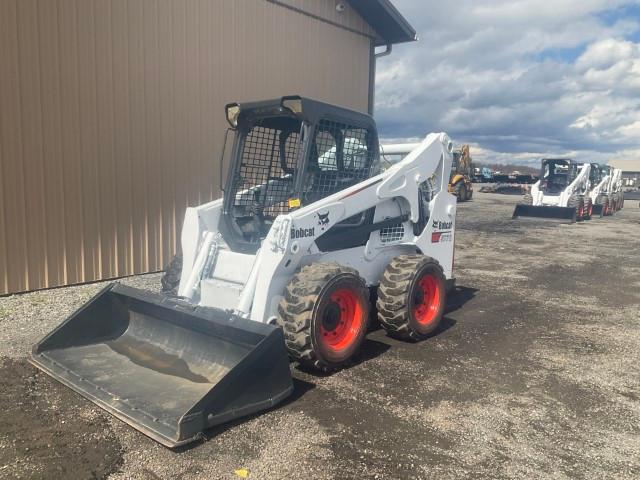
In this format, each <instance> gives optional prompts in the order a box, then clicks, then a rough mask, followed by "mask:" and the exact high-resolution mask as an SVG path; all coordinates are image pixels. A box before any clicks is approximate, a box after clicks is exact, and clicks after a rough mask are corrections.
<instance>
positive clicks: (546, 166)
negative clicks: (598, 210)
mask: <svg viewBox="0 0 640 480" xmlns="http://www.w3.org/2000/svg"><path fill="white" fill-rule="evenodd" d="M590 169H591V165H590V164H588V163H586V164H578V163H577V162H575V161H573V160H571V159H568V158H545V159H543V160H542V168H541V171H540V180H538V181H537V182H536V183H534V184H533V185H532V186H531V191H530V192H529V193H527V194H526V195H525V196H524V200H523V203H520V204H518V205H517V206H516V208H515V210H514V212H513V218H514V219H515V218H520V217H536V218H548V219H554V220H568V221H570V222H571V223H573V222H576V221H581V220H589V219H590V218H591V211H592V208H591V199H590V198H589V196H588V195H587V194H588V192H589V186H590V183H589V172H590Z"/></svg>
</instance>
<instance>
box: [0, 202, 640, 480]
mask: <svg viewBox="0 0 640 480" xmlns="http://www.w3.org/2000/svg"><path fill="white" fill-rule="evenodd" d="M517 200H518V197H512V196H500V195H494V194H477V196H476V198H474V200H473V201H472V202H470V203H466V204H463V205H461V206H460V207H459V211H458V231H457V235H456V246H457V249H456V276H457V279H458V285H459V287H458V288H457V290H456V292H455V293H454V294H453V295H451V297H450V299H449V309H448V313H447V315H446V318H445V319H444V321H443V324H442V327H441V329H440V330H439V331H438V332H437V333H436V334H435V335H434V336H433V337H432V338H430V339H428V340H426V341H423V342H420V343H417V344H409V343H403V342H399V341H395V340H392V339H389V338H388V337H387V336H386V335H385V334H384V332H383V331H381V330H376V331H373V332H371V333H370V335H369V337H368V340H367V342H366V344H365V348H364V351H363V352H362V354H361V356H360V357H359V358H358V361H357V362H356V364H355V365H354V366H353V367H351V368H349V369H346V370H342V371H340V372H338V373H335V374H333V375H328V376H316V375H310V374H308V373H304V372H301V371H299V370H298V369H297V368H296V367H295V366H294V365H292V371H293V374H294V377H295V381H296V392H295V394H294V396H293V397H292V398H291V399H289V400H288V401H287V402H286V403H285V404H284V405H281V406H279V407H278V408H276V409H274V410H271V411H269V412H266V413H264V414H262V415H258V416H254V417H251V418H249V419H246V420H243V421H239V422H236V423H233V424H230V425H226V426H223V427H221V428H218V429H214V430H212V431H210V432H207V439H206V440H204V441H202V442H200V443H197V444H195V445H193V446H191V447H190V448H187V449H184V450H182V451H178V452H173V451H170V450H168V449H166V448H164V447H162V446H160V445H158V444H156V443H155V442H153V441H151V440H149V439H148V438H146V437H145V436H143V435H142V434H140V433H138V432H137V431H135V430H133V429H131V428H130V427H128V426H127V425H125V424H123V423H122V422H120V421H118V420H116V419H114V418H112V417H111V416H109V415H107V414H105V413H104V412H103V411H102V410H100V409H99V408H97V407H96V406H94V405H93V404H91V403H89V402H87V401H85V400H84V399H82V398H81V397H79V396H78V395H76V394H75V393H73V392H71V391H70V390H69V389H67V388H65V387H63V386H61V385H59V384H58V383H56V382H55V381H53V380H51V379H49V378H48V377H47V376H45V375H43V374H41V373H39V372H37V371H36V370H35V369H34V368H33V367H31V366H30V365H29V364H27V363H26V360H25V359H26V357H27V355H28V354H29V352H30V349H31V346H32V344H33V343H35V342H36V341H37V340H39V339H40V338H41V337H42V336H43V335H45V334H46V333H48V332H49V331H50V330H51V329H53V328H54V327H55V326H57V325H58V324H59V323H60V322H62V321H63V320H64V318H65V317H66V316H68V315H69V314H70V313H71V312H72V311H73V310H74V309H76V308H77V307H79V306H80V305H82V303H83V302H85V301H86V300H87V299H89V298H90V297H91V296H92V295H94V294H95V293H96V292H97V291H98V290H99V289H100V288H102V286H103V285H104V284H92V285H84V286H78V287H69V288H61V289H54V290H47V291H41V292H35V293H30V294H24V295H15V296H10V297H4V298H0V327H1V328H0V361H1V364H0V368H1V369H2V372H0V383H1V385H0V389H1V390H0V391H1V395H0V408H2V410H3V413H2V414H1V416H0V478H30V479H31V478H42V479H51V478H83V479H84V478H111V479H114V480H116V479H118V480H119V479H128V478H136V479H138V478H139V479H166V480H168V479H184V480H187V479H202V478H207V479H209V478H212V479H213V478H216V479H218V478H222V479H224V478H229V479H233V478H239V477H238V474H241V473H243V472H241V471H238V473H235V471H236V470H238V469H247V470H248V471H249V478H256V479H276V478H278V479H279V478H283V479H284V478H286V479H297V478H314V479H334V478H335V479H343V478H439V479H449V478H491V479H494V478H518V479H521V478H554V479H574V478H588V479H601V478H615V479H623V478H639V477H640V387H639V386H640V368H639V365H640V315H639V313H638V308H639V307H640V209H639V208H638V204H637V202H635V201H634V202H627V205H626V208H625V209H624V210H622V211H621V212H619V213H618V215H616V217H612V218H605V219H594V220H592V221H591V222H585V223H583V224H575V225H560V224H555V223H547V222H532V221H511V220H510V217H511V212H512V210H513V206H514V205H515V203H516V202H517ZM122 282H123V283H125V284H128V285H132V286H136V287H140V288H147V289H151V290H157V289H158V287H159V275H145V276H140V277H134V278H128V279H124V280H122Z"/></svg>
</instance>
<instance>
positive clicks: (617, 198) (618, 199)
mask: <svg viewBox="0 0 640 480" xmlns="http://www.w3.org/2000/svg"><path fill="white" fill-rule="evenodd" d="M609 168H611V167H609ZM610 189H611V202H610V203H611V206H610V209H609V215H613V214H614V213H616V212H617V211H618V210H620V209H622V208H623V207H624V191H623V190H622V170H621V169H619V168H611V186H610Z"/></svg>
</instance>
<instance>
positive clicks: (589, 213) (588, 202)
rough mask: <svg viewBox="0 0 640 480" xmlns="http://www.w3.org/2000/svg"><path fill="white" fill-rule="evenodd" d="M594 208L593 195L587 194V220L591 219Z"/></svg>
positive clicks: (585, 209) (585, 204)
mask: <svg viewBox="0 0 640 480" xmlns="http://www.w3.org/2000/svg"><path fill="white" fill-rule="evenodd" d="M592 210H593V202H592V201H591V197H589V196H585V201H584V219H585V220H591V216H592V213H593V212H592Z"/></svg>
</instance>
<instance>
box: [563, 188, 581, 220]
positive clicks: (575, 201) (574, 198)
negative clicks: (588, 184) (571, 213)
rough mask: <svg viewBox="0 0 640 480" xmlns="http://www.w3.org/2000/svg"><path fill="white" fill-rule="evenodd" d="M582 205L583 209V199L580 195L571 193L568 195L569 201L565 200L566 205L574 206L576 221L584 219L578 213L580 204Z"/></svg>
mask: <svg viewBox="0 0 640 480" xmlns="http://www.w3.org/2000/svg"><path fill="white" fill-rule="evenodd" d="M581 205H582V209H583V211H584V199H583V198H582V195H575V194H573V195H571V197H569V201H568V202H567V207H571V208H574V209H575V211H576V222H581V221H582V220H584V217H583V216H582V215H581V214H580V206H581Z"/></svg>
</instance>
